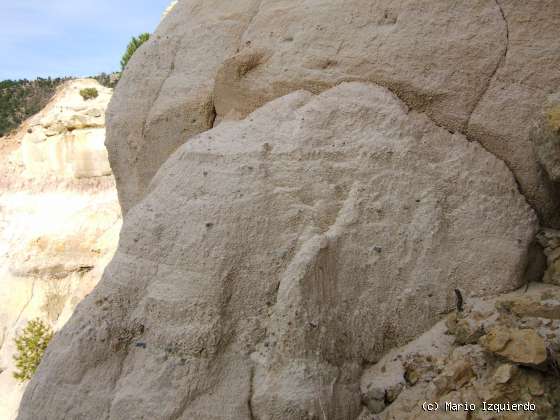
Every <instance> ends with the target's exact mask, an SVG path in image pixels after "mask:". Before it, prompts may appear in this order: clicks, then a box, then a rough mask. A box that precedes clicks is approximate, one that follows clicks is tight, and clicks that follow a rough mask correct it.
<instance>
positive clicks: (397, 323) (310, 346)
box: [19, 3, 537, 420]
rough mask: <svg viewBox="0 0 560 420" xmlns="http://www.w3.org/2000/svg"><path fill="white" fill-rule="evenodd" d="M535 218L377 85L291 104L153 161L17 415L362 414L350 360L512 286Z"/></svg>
mask: <svg viewBox="0 0 560 420" xmlns="http://www.w3.org/2000/svg"><path fill="white" fill-rule="evenodd" d="M182 4H184V3H179V4H178V5H177V8H181V7H185V6H184V5H183V6H182ZM187 4H188V3H187ZM232 7H233V6H232ZM166 21H168V22H173V13H172V14H171V15H170V16H169V17H168V18H167V19H166ZM144 54H149V49H147V50H145V51H144ZM132 74H134V73H132ZM119 118H120V117H119ZM536 224H537V223H536V216H535V214H534V212H533V211H532V210H531V209H530V207H529V206H528V204H527V203H526V201H525V199H524V197H523V196H522V195H521V194H520V193H519V192H518V190H517V188H516V184H515V180H514V178H513V176H512V175H511V172H510V171H509V170H508V168H507V167H506V165H505V164H504V163H503V162H502V161H500V160H498V159H496V158H495V157H494V156H493V155H492V154H490V153H488V152H486V151H485V150H484V149H483V148H482V147H481V146H480V145H479V144H477V143H476V142H469V141H467V139H466V138H465V137H464V136H462V135H460V134H451V133H449V132H448V131H447V130H445V129H443V128H440V127H438V126H436V125H435V124H434V123H433V122H432V121H431V120H430V119H429V118H428V117H427V116H426V115H424V114H420V113H417V112H416V111H410V110H409V109H408V108H407V107H406V106H405V105H404V104H403V103H402V102H401V101H400V100H399V99H398V98H397V97H395V96H394V95H393V94H392V93H391V92H389V91H388V90H386V89H385V88H382V87H379V86H376V85H371V84H363V83H345V84H341V85H340V86H338V87H335V88H333V89H330V90H327V91H325V92H323V93H322V94H320V95H318V96H314V95H313V94H312V93H309V92H305V91H298V92H295V93H292V94H290V95H287V96H285V97H282V98H280V99H277V100H275V101H273V102H271V103H268V104H267V105H265V106H263V107H262V108H260V109H258V110H257V111H255V112H254V113H252V114H250V115H249V116H248V117H247V118H246V119H245V120H243V121H239V122H236V121H224V122H222V123H221V124H220V125H218V126H217V127H216V128H214V129H213V130H210V131H208V132H206V133H203V134H201V135H199V136H197V137H196V138H193V139H192V140H191V141H189V142H188V143H187V144H185V145H183V146H182V147H181V148H180V149H179V150H178V151H177V152H176V153H174V154H173V156H172V157H171V158H170V159H169V160H168V161H167V162H166V163H165V165H164V166H163V167H162V168H161V170H160V171H159V172H158V174H157V176H156V177H155V178H154V180H153V183H152V185H151V187H150V189H149V193H148V195H147V196H146V198H145V199H144V200H143V201H142V202H141V203H140V204H139V205H137V206H135V207H134V208H133V209H132V210H130V211H129V213H128V214H127V217H126V218H125V223H124V227H123V231H122V233H121V241H120V245H119V249H118V252H117V254H116V256H115V258H114V259H113V261H112V262H111V264H110V265H109V267H108V269H107V271H106V273H105V275H104V279H103V280H102V282H101V283H100V284H99V286H98V287H97V288H96V290H95V291H94V292H93V293H92V294H91V295H90V296H89V297H88V298H87V299H86V300H85V301H84V302H83V304H82V305H80V306H79V307H78V310H77V312H76V314H75V315H74V317H73V318H72V319H71V321H70V322H69V324H67V326H66V327H65V328H64V329H63V330H62V331H61V332H60V333H59V334H58V335H57V336H56V337H55V339H54V341H53V343H52V344H51V346H50V347H49V349H48V351H47V354H46V356H45V359H44V361H43V363H42V364H41V366H40V368H39V371H38V373H37V374H36V376H35V378H34V379H33V381H32V383H31V384H30V387H29V388H28V390H27V392H26V395H25V397H24V402H23V405H22V409H21V412H20V417H19V418H20V419H24V420H25V419H34V418H37V417H38V416H39V417H41V418H45V419H55V418H60V415H61V413H63V414H64V416H66V417H67V418H96V419H99V418H110V419H122V418H174V419H193V418H196V419H202V420H204V419H216V418H228V419H250V418H267V419H278V420H280V419H282V420H286V419H303V418H329V419H353V418H357V417H358V416H359V415H360V412H361V411H362V408H363V406H362V396H361V391H360V383H361V376H362V373H363V366H364V365H365V364H368V363H375V362H377V361H378V360H379V359H380V357H381V356H382V355H383V354H384V353H385V352H387V351H389V350H390V349H391V348H393V347H396V346H400V345H403V344H405V343H406V342H407V341H408V340H410V339H413V338H414V337H416V336H417V335H418V334H419V332H421V331H426V330H427V329H429V328H430V327H431V326H432V325H434V324H435V323H436V322H437V321H438V320H439V319H440V316H441V315H440V314H442V313H444V312H446V311H449V310H451V309H452V308H453V307H454V302H455V297H454V296H455V295H454V291H453V290H454V289H455V288H456V287H459V288H462V289H463V290H468V291H469V293H468V296H469V297H470V296H471V295H489V294H497V293H501V292H506V291H511V290H513V289H515V288H517V287H518V286H520V285H521V283H522V281H523V272H524V269H525V265H526V258H527V250H528V248H529V245H530V243H531V241H532V240H533V238H534V235H535V230H536ZM462 372H463V373H460V376H463V375H467V376H469V375H470V373H468V372H467V371H463V370H462ZM451 374H452V373H450V375H451ZM394 393H395V394H397V393H398V386H396V388H395V389H394Z"/></svg>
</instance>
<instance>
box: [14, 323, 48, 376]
mask: <svg viewBox="0 0 560 420" xmlns="http://www.w3.org/2000/svg"><path fill="white" fill-rule="evenodd" d="M52 336H53V332H52V330H51V329H50V328H49V326H48V325H45V324H44V323H43V321H41V320H40V319H34V320H33V321H29V323H28V324H27V326H26V327H25V328H24V330H23V332H22V333H21V334H20V335H19V336H18V337H16V339H15V342H16V348H17V351H18V354H17V355H15V356H14V360H15V362H16V368H17V369H18V370H17V372H14V378H16V379H17V380H18V381H20V382H25V381H28V380H30V379H31V377H32V376H33V374H34V373H35V371H36V370H37V367H38V366H39V363H41V359H42V358H43V354H44V353H45V350H46V349H47V346H48V345H49V342H50V341H51V338H52Z"/></svg>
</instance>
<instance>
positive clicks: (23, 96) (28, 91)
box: [0, 78, 67, 136]
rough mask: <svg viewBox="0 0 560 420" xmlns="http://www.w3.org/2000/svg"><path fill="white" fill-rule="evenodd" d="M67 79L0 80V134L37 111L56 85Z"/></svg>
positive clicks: (52, 92)
mask: <svg viewBox="0 0 560 420" xmlns="http://www.w3.org/2000/svg"><path fill="white" fill-rule="evenodd" d="M65 80H67V79H62V78H56V79H51V78H48V79H41V78H39V79H37V80H25V79H24V80H4V81H0V136H3V135H5V134H8V133H9V132H10V131H11V130H13V129H15V128H17V127H18V126H19V125H20V124H21V123H22V122H23V121H24V120H25V119H26V118H28V117H30V116H32V115H33V114H36V113H37V112H39V111H40V110H41V109H42V108H43V107H44V106H45V105H46V104H47V103H48V102H49V100H50V99H51V98H52V96H53V95H54V93H55V92H56V88H57V86H59V85H60V84H61V83H63V82H64V81H65Z"/></svg>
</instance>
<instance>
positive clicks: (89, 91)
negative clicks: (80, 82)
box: [80, 88, 99, 101]
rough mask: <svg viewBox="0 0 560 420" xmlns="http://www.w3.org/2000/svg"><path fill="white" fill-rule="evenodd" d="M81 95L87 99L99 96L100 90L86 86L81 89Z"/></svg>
mask: <svg viewBox="0 0 560 420" xmlns="http://www.w3.org/2000/svg"><path fill="white" fill-rule="evenodd" d="M80 95H82V98H84V100H85V101H87V100H89V99H93V98H97V97H98V96H99V92H98V91H97V89H96V88H85V89H82V90H80Z"/></svg>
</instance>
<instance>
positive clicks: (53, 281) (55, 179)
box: [0, 79, 120, 420]
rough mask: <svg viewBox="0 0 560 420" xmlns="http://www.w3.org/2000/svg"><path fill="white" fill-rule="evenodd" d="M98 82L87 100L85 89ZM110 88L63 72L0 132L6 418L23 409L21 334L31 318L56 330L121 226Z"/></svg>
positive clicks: (1, 396) (95, 275)
mask: <svg viewBox="0 0 560 420" xmlns="http://www.w3.org/2000/svg"><path fill="white" fill-rule="evenodd" d="M84 88H95V89H97V90H98V97H97V98H94V99H91V100H87V101H86V100H84V99H83V98H82V96H81V95H80V90H82V89H84ZM111 94H112V90H111V89H107V88H104V87H103V86H101V85H99V83H97V82H96V81H95V80H91V79H82V80H72V81H68V82H65V83H64V84H63V85H62V86H61V87H59V88H58V91H57V93H56V95H55V96H54V98H53V99H52V100H51V101H50V102H49V104H48V105H47V107H46V108H45V109H44V110H42V111H41V112H40V113H39V114H37V115H35V116H34V117H32V118H30V119H29V120H28V121H26V122H25V123H24V124H23V126H22V127H21V128H20V129H19V131H18V132H16V133H15V134H14V135H13V136H9V137H7V138H3V139H0V179H1V181H0V418H1V419H3V420H4V419H12V418H15V416H16V415H17V409H18V405H19V400H20V398H21V395H22V393H23V390H24V388H25V385H26V384H18V383H17V382H16V380H15V379H14V378H13V372H14V360H13V356H14V354H15V350H16V349H15V344H14V337H15V336H16V334H17V333H18V332H20V331H21V330H22V329H23V328H24V327H25V326H26V324H27V322H28V321H30V320H32V319H34V318H37V317H38V318H41V319H42V320H44V321H45V322H46V323H47V324H48V325H50V326H51V327H52V328H53V329H54V330H59V329H60V328H61V327H62V326H63V325H64V324H65V322H66V321H67V320H68V318H69V317H70V316H71V314H72V312H73V310H74V308H75V306H76V305H77V304H78V303H79V302H80V301H81V300H82V299H83V298H84V297H85V296H86V295H87V294H88V293H89V292H90V291H91V290H92V288H93V287H94V286H95V285H96V284H97V282H98V280H99V278H100V277H101V274H102V272H103V269H104V267H105V265H106V263H107V262H108V260H109V259H110V258H111V256H112V254H113V252H114V249H115V247H116V243H117V240H118V233H119V229H120V209H119V205H118V202H117V196H116V191H115V186H114V180H113V178H112V176H111V171H110V167H109V163H108V160H107V152H106V150H105V147H104V145H103V142H104V138H105V136H104V133H105V128H104V126H105V124H104V120H105V118H104V117H105V108H106V106H107V103H108V102H109V99H110V97H111Z"/></svg>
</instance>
